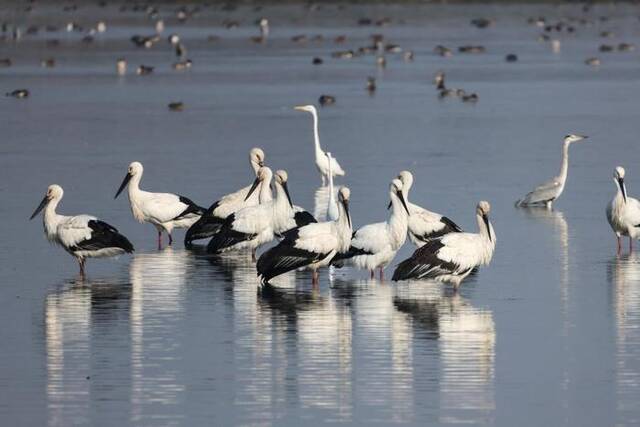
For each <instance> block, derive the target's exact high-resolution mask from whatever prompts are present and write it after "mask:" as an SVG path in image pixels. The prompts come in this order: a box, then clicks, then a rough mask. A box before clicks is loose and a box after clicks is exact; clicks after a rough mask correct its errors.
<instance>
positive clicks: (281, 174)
mask: <svg viewBox="0 0 640 427" xmlns="http://www.w3.org/2000/svg"><path fill="white" fill-rule="evenodd" d="M275 177H276V182H277V183H278V184H281V185H283V184H286V183H287V180H288V179H289V175H288V174H287V171H283V170H282V169H280V170H277V171H276V174H275Z"/></svg>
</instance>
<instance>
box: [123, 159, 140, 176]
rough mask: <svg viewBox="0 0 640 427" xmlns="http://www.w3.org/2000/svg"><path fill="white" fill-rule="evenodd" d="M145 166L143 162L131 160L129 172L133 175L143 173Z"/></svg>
mask: <svg viewBox="0 0 640 427" xmlns="http://www.w3.org/2000/svg"><path fill="white" fill-rule="evenodd" d="M143 170H144V168H143V167H142V163H140V162H131V163H130V164H129V169H128V171H127V172H128V174H129V175H131V176H132V177H133V176H136V175H141V174H142V171H143Z"/></svg>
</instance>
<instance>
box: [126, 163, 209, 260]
mask: <svg viewBox="0 0 640 427" xmlns="http://www.w3.org/2000/svg"><path fill="white" fill-rule="evenodd" d="M143 171H144V169H143V167H142V164H141V163H140V162H133V163H131V164H130V165H129V169H128V170H127V175H126V176H125V177H124V179H123V180H122V184H121V185H120V188H119V189H118V191H117V192H116V195H115V198H117V197H118V196H119V195H120V193H121V192H122V190H124V188H125V187H126V186H127V185H128V186H129V188H128V193H129V203H130V205H131V212H132V213H133V217H134V218H135V219H136V220H137V221H138V222H140V223H143V222H148V223H151V224H153V225H154V226H155V227H156V230H158V248H160V247H161V246H162V231H163V230H164V231H166V232H167V234H168V235H169V244H172V243H173V238H172V237H171V232H172V231H173V229H174V228H189V227H191V226H192V225H193V223H195V222H196V221H197V220H198V219H199V218H200V216H201V215H202V214H203V213H204V211H205V209H204V208H201V207H200V206H198V205H196V204H195V203H193V202H192V201H191V200H189V199H188V198H186V197H184V196H179V195H177V194H172V193H151V192H148V191H143V190H141V189H140V180H141V179H142V173H143Z"/></svg>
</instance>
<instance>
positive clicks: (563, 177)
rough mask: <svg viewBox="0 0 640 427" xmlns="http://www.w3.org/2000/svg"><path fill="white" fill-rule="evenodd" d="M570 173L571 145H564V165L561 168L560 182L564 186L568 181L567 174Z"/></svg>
mask: <svg viewBox="0 0 640 427" xmlns="http://www.w3.org/2000/svg"><path fill="white" fill-rule="evenodd" d="M568 171H569V144H568V143H564V144H563V146H562V165H561V166H560V175H558V178H560V181H561V182H562V183H563V184H564V182H565V181H566V180H567V172H568Z"/></svg>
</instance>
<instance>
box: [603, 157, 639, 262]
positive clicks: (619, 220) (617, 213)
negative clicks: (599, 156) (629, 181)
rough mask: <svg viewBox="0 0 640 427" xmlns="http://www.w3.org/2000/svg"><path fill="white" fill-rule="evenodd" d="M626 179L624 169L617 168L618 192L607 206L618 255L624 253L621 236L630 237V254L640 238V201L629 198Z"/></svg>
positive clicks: (615, 177) (614, 177)
mask: <svg viewBox="0 0 640 427" xmlns="http://www.w3.org/2000/svg"><path fill="white" fill-rule="evenodd" d="M624 177H625V170H624V168H623V167H622V166H618V167H616V168H615V170H614V172H613V181H614V182H615V184H616V188H617V192H616V195H615V197H614V198H613V200H611V202H610V203H609V204H608V205H607V220H608V221H609V225H611V228H612V229H613V232H614V233H615V235H616V239H617V247H618V254H620V253H621V252H622V245H621V236H627V237H629V252H632V251H633V240H634V239H639V238H640V201H638V199H635V198H633V197H629V195H628V193H627V188H626V186H625V183H624Z"/></svg>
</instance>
